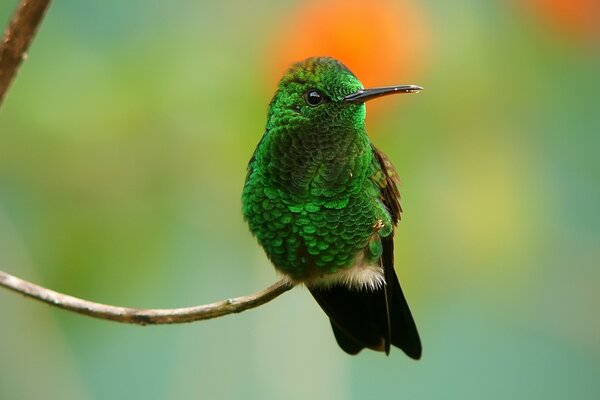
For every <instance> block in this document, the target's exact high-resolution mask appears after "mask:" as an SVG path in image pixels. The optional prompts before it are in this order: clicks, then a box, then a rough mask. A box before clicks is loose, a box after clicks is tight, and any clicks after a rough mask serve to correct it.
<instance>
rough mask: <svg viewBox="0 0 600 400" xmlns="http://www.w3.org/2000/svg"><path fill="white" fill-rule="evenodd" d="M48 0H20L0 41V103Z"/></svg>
mask: <svg viewBox="0 0 600 400" xmlns="http://www.w3.org/2000/svg"><path fill="white" fill-rule="evenodd" d="M49 5H50V0H21V2H20V3H19V7H18V8H17V10H16V11H15V13H14V15H13V18H12V20H11V21H10V24H9V25H8V28H6V31H5V32H4V37H3V38H2V42H0V105H1V104H2V100H3V99H4V95H5V94H6V91H7V90H8V88H9V86H10V84H11V82H12V80H13V79H14V77H15V75H16V74H17V70H18V69H19V65H21V61H23V60H24V59H25V58H27V49H28V48H29V44H30V43H31V40H32V39H33V37H34V36H35V32H36V31H37V28H38V25H39V24H40V22H41V21H42V18H43V17H44V13H45V12H46V9H47V8H48V6H49Z"/></svg>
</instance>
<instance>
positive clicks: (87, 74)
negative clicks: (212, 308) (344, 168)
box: [0, 0, 600, 399]
mask: <svg viewBox="0 0 600 400" xmlns="http://www.w3.org/2000/svg"><path fill="white" fill-rule="evenodd" d="M16 3H17V1H15V0H12V1H9V0H2V2H0V22H2V24H6V23H7V22H8V20H9V18H10V15H11V13H12V11H13V9H14V7H15V6H16ZM350 3H352V4H354V3H355V2H349V3H347V4H350ZM593 3H594V2H593V1H584V0H578V1H572V2H569V4H571V5H573V4H575V6H574V7H575V11H573V7H571V6H568V5H566V4H567V2H565V1H556V0H552V1H544V0H528V1H518V0H513V1H508V2H505V1H488V2H479V1H477V0H461V1H456V2H435V1H433V0H429V1H423V2H417V1H396V2H393V1H373V2H369V4H371V6H372V7H374V8H375V9H377V10H379V11H381V10H383V12H380V13H379V14H377V13H375V14H373V16H371V17H365V18H364V19H356V18H349V17H348V18H346V17H344V13H343V11H344V9H345V8H344V5H343V4H344V3H343V2H342V3H340V2H339V1H337V2H336V1H323V2H321V3H319V4H320V5H319V6H316V5H315V4H316V3H306V2H300V1H298V2H293V1H274V0H263V1H254V2H251V3H250V2H244V1H241V0H239V1H221V2H194V1H178V2H167V1H162V2H160V1H141V0H136V1H127V2H122V1H116V0H110V1H104V2H97V3H90V2H60V1H56V2H54V4H53V5H52V7H51V9H50V11H49V13H48V14H47V16H46V19H45V21H44V22H43V25H42V27H41V30H40V31H39V34H38V36H37V38H36V40H35V41H34V43H33V46H32V48H31V49H30V54H29V58H28V60H27V62H25V64H24V65H23V67H22V69H21V70H20V73H19V75H18V77H17V79H16V81H15V82H14V84H13V86H12V88H11V90H10V91H9V93H8V96H7V98H6V99H5V102H4V104H3V106H2V109H0V269H2V270H5V271H7V272H9V273H12V274H15V275H17V276H19V277H22V278H25V279H28V280H31V281H33V282H36V283H39V284H42V285H44V286H47V287H49V288H52V289H54V290H58V291H62V292H66V293H68V294H72V295H75V296H79V297H83V298H86V299H91V300H96V301H100V302H105V303H109V304H117V305H127V306H137V307H178V306H187V305H195V304H202V303H207V302H211V301H215V300H218V299H222V298H226V297H231V296H238V295H243V294H248V293H251V292H254V291H257V290H259V289H261V288H263V287H265V286H267V285H268V284H270V283H272V282H274V281H275V280H276V279H277V276H276V274H275V273H274V271H273V269H272V268H271V267H270V265H269V262H268V260H267V259H266V257H265V256H264V254H263V252H262V250H261V249H260V248H259V246H258V245H257V244H256V242H255V240H254V238H252V237H251V235H250V233H249V232H248V229H247V227H246V225H245V223H244V222H243V220H242V217H241V211H240V207H241V205H240V193H241V188H242V184H243V180H244V176H245V166H246V162H247V160H248V159H249V157H250V155H251V153H252V151H253V149H254V146H255V145H256V143H257V142H258V140H259V138H260V136H261V134H262V129H263V125H264V121H265V112H266V106H267V103H268V101H269V100H270V97H271V94H272V93H273V91H274V90H275V84H276V81H277V79H278V77H279V75H280V74H281V73H282V72H283V71H284V66H285V65H286V64H288V63H290V62H292V61H295V60H294V59H287V57H290V58H291V57H292V56H295V54H292V53H293V51H294V50H295V49H298V50H302V51H311V49H317V48H316V47H311V46H310V43H308V44H306V43H305V44H303V46H304V45H306V46H305V47H302V49H301V48H300V47H301V45H300V44H296V43H300V42H302V40H304V39H305V38H307V37H308V36H307V35H309V33H310V34H311V35H313V36H315V35H316V37H317V38H319V35H321V37H322V34H320V33H319V32H321V31H320V30H324V31H327V29H329V28H331V27H333V28H335V29H333V28H332V29H333V30H334V31H335V32H343V29H352V32H351V33H348V34H345V33H344V35H345V36H344V35H342V36H343V37H342V39H340V38H334V39H332V40H330V42H328V45H330V46H333V47H332V50H331V53H332V54H333V55H336V56H338V53H336V52H338V51H339V54H341V56H339V57H343V56H344V54H347V58H348V59H350V60H351V61H348V60H346V59H345V58H342V60H343V61H346V62H347V63H348V66H349V67H350V68H351V69H353V70H355V71H356V72H357V74H358V75H359V78H361V76H360V75H361V74H360V73H359V72H360V71H363V75H365V79H363V82H365V83H367V82H368V84H378V85H385V84H399V83H415V84H420V85H422V86H424V87H425V89H426V90H425V91H424V92H422V93H421V94H419V95H418V96H406V97H402V98H395V99H386V100H381V103H380V105H371V104H370V105H369V110H371V109H372V112H369V118H368V129H369V132H370V133H372V136H373V140H374V142H375V143H376V144H377V145H378V146H379V147H380V148H381V149H383V150H384V151H385V152H386V153H388V155H389V156H390V158H391V159H392V160H393V162H394V163H395V165H396V167H397V169H398V171H399V174H400V176H401V178H402V181H403V183H402V186H401V192H402V193H403V207H404V210H405V213H404V216H403V220H402V221H401V223H400V226H399V229H398V231H397V235H396V244H397V254H396V262H397V270H398V274H399V276H400V279H401V281H402V282H403V286H404V288H405V292H406V294H407V297H408V300H409V303H410V304H411V308H412V310H413V313H414V315H415V318H416V320H417V323H418V326H419V328H420V331H421V335H422V339H423V343H424V355H423V359H422V360H421V361H419V362H414V361H411V360H409V359H408V358H407V357H405V356H404V355H403V354H402V353H401V352H400V351H399V350H394V351H393V352H392V353H391V355H390V356H389V357H385V356H383V355H382V354H380V353H374V352H363V353H362V354H360V355H359V356H357V357H350V356H347V355H346V354H344V353H343V352H342V351H341V350H340V349H339V348H338V347H337V345H336V343H335V340H334V337H333V335H332V333H331V331H330V328H329V324H328V321H327V318H326V317H325V315H324V313H322V312H321V311H320V309H319V307H318V305H317V304H316V303H315V302H314V301H313V300H312V298H311V296H310V295H309V294H308V292H307V291H306V290H305V289H303V288H297V289H296V290H294V291H292V292H290V293H287V294H285V295H283V296H282V297H280V298H278V299H276V300H275V301H273V302H272V303H269V304H268V305H265V306H263V307H261V308H259V309H257V310H253V311H248V312H246V313H243V314H240V315H235V316H229V317H224V318H220V319H217V320H212V321H207V322H201V323H193V324H187V325H177V326H162V327H137V326H126V325H119V324H116V323H111V322H107V321H100V320H94V319H90V318H87V317H82V316H78V315H75V314H71V313H67V312H64V311H60V310H54V309H51V308H49V307H48V306H45V305H41V304H39V303H36V302H33V301H31V300H27V299H24V298H22V297H21V296H19V295H15V294H14V293H10V292H8V291H6V290H0V315H1V318H0V355H1V356H0V399H33V398H48V399H109V398H110V399H118V398H144V399H166V398H171V399H187V398H201V399H238V398H244V399H280V398H286V399H308V398H312V399H325V398H327V399H365V398H410V399H440V398H450V399H453V398H456V399H458V398H460V399H482V398H484V399H506V398H516V399H521V398H523V399H534V398H539V399H566V398H570V399H598V398H600V312H599V310H600V285H599V283H600V268H599V260H600V209H599V205H600V185H599V183H600V160H599V149H600V108H599V107H600V106H599V105H600V40H599V39H600V34H599V28H598V27H599V26H600V21H599V19H600V17H598V16H599V15H600V14H596V11H597V8H596V9H592V8H590V7H593ZM355 5H356V4H355ZM321 6H322V7H325V6H327V7H329V8H328V9H323V10H319V8H318V7H321ZM310 7H313V8H312V9H310ZM315 7H317V8H315ZM356 7H358V6H356ZM386 7H393V9H390V10H388V9H387V8H386ZM394 7H395V8H394ZM403 7H404V8H403ZM561 7H563V8H561ZM577 7H580V8H582V10H583V12H577V9H576V8H577ZM357 9H358V10H359V14H360V13H362V11H360V9H359V8H357ZM315 10H316V11H315ZM402 10H409V11H410V13H412V14H410V15H412V16H413V17H414V16H415V15H417V16H418V17H414V18H413V17H410V18H408V17H405V15H404V14H403V13H402ZM569 10H570V11H569ZM409 11H406V12H407V15H408V13H409ZM580 11H581V10H580ZM311 13H313V14H314V13H316V14H318V15H326V16H328V18H330V20H331V19H334V20H335V18H338V20H336V21H334V23H333V22H332V23H330V22H323V23H313V22H312V21H311V20H310V18H308V17H307V15H308V16H310V15H311ZM380 14H381V15H388V16H389V15H392V16H393V18H392V19H391V23H390V22H387V23H380V24H378V22H377V21H371V20H370V19H369V18H374V19H376V18H378V17H377V15H380ZM403 17H404V19H403ZM303 18H304V19H303ZM330 20H327V21H330ZM415 21H416V22H415ZM409 22H413V25H412V26H411V25H410V24H409ZM337 27H339V29H338V28H337ZM377 27H383V28H386V27H393V28H394V29H399V30H393V29H392V30H387V31H385V32H384V31H381V32H380V31H376V30H375V29H376V28H377ZM403 29H404V30H403ZM315 32H316V33H315ZM386 32H387V33H386ZM363 34H364V36H363ZM383 35H388V37H379V36H383ZM343 38H345V39H343ZM361 38H363V39H364V38H367V39H368V40H367V39H365V40H363V39H361ZM306 40H309V39H306ZM311 40H312V39H311ZM343 40H346V42H343ZM291 43H294V45H292V44H291ZM414 43H417V44H418V46H413V47H410V45H411V44H414ZM286 44H287V46H286ZM313 44H314V43H313ZM321 44H322V43H321ZM336 46H338V47H336ZM361 46H362V47H361ZM415 47H417V48H415ZM282 49H286V50H290V49H291V50H292V53H289V51H288V53H286V52H283V51H282ZM344 49H345V50H344ZM361 49H362V50H361ZM365 49H368V52H367V53H365V51H367V50H365ZM315 51H328V48H325V49H324V50H323V49H322V48H320V47H319V48H318V50H315ZM344 51H346V53H344ZM361 51H362V53H361ZM288 54H289V55H288ZM361 54H367V55H366V56H364V57H362V59H361V57H360V55H361ZM307 55H309V54H307ZM344 57H345V56H344ZM398 60H399V61H398ZM363 62H364V64H363ZM382 65H383V66H386V67H389V68H387V69H386V70H385V71H384V72H381V71H382V70H380V69H377V68H379V67H378V66H382ZM369 71H371V73H372V74H371V75H369V73H370V72H369ZM368 396H369V397H368ZM371 396H372V397H371Z"/></svg>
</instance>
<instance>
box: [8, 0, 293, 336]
mask: <svg viewBox="0 0 600 400" xmlns="http://www.w3.org/2000/svg"><path fill="white" fill-rule="evenodd" d="M49 5H50V0H21V1H20V3H19V6H18V8H17V10H16V11H15V13H14V15H13V18H12V20H11V21H10V24H9V26H8V28H7V29H6V31H5V32H4V37H3V38H2V41H1V42H0V105H2V100H3V99H4V96H5V95H6V92H7V90H8V88H9V86H10V84H11V82H12V81H13V79H14V77H15V75H16V73H17V70H18V69H19V65H21V61H23V60H24V59H25V58H26V56H27V49H28V48H29V44H30V43H31V41H32V40H33V37H34V36H35V33H36V31H37V28H38V25H39V24H40V22H41V21H42V18H43V17H44V13H45V12H46V9H47V8H48V6H49ZM0 286H3V287H5V288H7V289H10V290H13V291H15V292H17V293H21V294H23V295H25V296H28V297H31V298H33V299H36V300H39V301H42V302H44V303H47V304H50V305H52V306H55V307H59V308H62V309H64V310H68V311H73V312H76V313H79V314H83V315H88V316H90V317H95V318H100V319H106V320H111V321H117V322H123V323H129V324H138V325H149V324H152V325H158V324H178V323H183V322H192V321H199V320H203V319H210V318H216V317H221V316H223V315H227V314H232V313H239V312H242V311H245V310H248V309H251V308H254V307H258V306H260V305H262V304H265V303H267V302H269V301H271V300H273V299H274V298H275V297H277V296H279V295H280V294H282V293H284V292H287V291H288V290H290V289H291V288H292V287H293V285H292V284H291V283H289V282H287V281H286V280H281V281H279V282H277V283H275V284H274V285H272V286H270V287H268V288H266V289H264V290H262V291H260V292H258V293H255V294H252V295H248V296H242V297H236V298H232V299H227V300H223V301H219V302H216V303H211V304H205V305H200V306H195V307H185V308H174V309H141V308H127V307H116V306H110V305H106V304H100V303H94V302H92V301H88V300H83V299H78V298H77V297H73V296H68V295H66V294H62V293H58V292H55V291H53V290H50V289H46V288H44V287H42V286H38V285H35V284H33V283H31V282H27V281H24V280H23V279H19V278H17V277H16V276H13V275H10V274H7V273H6V272H3V271H0Z"/></svg>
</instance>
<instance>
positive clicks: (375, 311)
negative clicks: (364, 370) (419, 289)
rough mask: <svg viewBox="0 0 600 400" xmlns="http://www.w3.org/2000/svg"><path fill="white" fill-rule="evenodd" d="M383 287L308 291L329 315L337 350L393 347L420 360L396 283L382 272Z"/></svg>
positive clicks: (393, 275)
mask: <svg viewBox="0 0 600 400" xmlns="http://www.w3.org/2000/svg"><path fill="white" fill-rule="evenodd" d="M385 272H386V284H384V285H383V286H382V287H380V288H378V289H375V290H373V289H368V288H365V289H361V290H357V289H351V288H348V287H346V286H343V285H335V286H332V287H312V288H309V290H310V292H311V293H312V295H313V297H314V298H315V300H317V302H318V303H319V305H320V306H321V308H323V310H324V311H325V313H327V315H328V316H329V320H330V321H331V327H332V328H333V333H334V335H335V338H336V340H337V342H338V344H339V345H340V347H341V348H342V349H343V350H344V351H345V352H346V353H348V354H357V353H358V352H360V351H361V350H362V349H363V348H365V347H366V348H369V349H372V350H377V351H385V352H386V354H388V353H389V350H390V345H394V346H396V347H398V348H400V349H402V351H404V352H405V353H406V355H408V356H409V357H411V358H414V359H416V360H418V359H419V358H420V357H421V352H422V348H421V340H420V339H419V333H418V332H417V327H416V325H415V321H414V320H413V317H412V314H411V313H410V309H409V308H408V304H407V302H406V299H405V298H404V294H403V293H402V289H401V288H400V282H399V281H398V277H397V276H396V273H395V271H394V269H393V268H388V269H386V271H385Z"/></svg>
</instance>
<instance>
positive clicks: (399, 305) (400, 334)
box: [372, 146, 422, 359]
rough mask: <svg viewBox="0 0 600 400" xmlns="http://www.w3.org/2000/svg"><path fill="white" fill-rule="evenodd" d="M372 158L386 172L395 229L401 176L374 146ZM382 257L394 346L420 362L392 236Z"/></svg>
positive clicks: (385, 191) (385, 194)
mask: <svg viewBox="0 0 600 400" xmlns="http://www.w3.org/2000/svg"><path fill="white" fill-rule="evenodd" d="M372 147H373V154H374V155H375V158H376V159H377V160H378V161H379V165H380V167H381V170H382V172H383V178H384V179H383V180H381V179H380V180H379V181H378V184H379V187H380V188H381V201H382V202H383V204H384V205H385V206H386V208H387V209H388V211H389V212H390V215H391V216H392V221H393V222H394V225H396V224H397V223H398V221H399V220H400V213H401V212H402V208H401V207H400V192H399V190H398V182H399V179H398V174H397V173H396V169H395V168H394V166H393V165H392V163H391V162H390V161H389V159H388V158H387V156H386V155H385V154H383V153H382V152H381V151H379V150H378V149H377V148H376V147H375V146H372ZM382 245H383V255H382V257H381V263H382V265H383V272H384V276H385V281H386V285H385V293H386V300H387V305H388V317H389V320H390V330H391V344H393V345H394V346H396V347H399V348H401V349H402V350H403V351H404V352H405V353H406V354H407V355H408V356H410V357H412V358H414V359H419V358H420V357H421V353H422V346H421V339H420V338H419V332H418V331H417V326H416V324H415V321H414V319H413V317H412V314H411V312H410V308H409V307H408V303H407V302H406V299H405V298H404V293H403V292H402V288H401V287H400V282H399V281H398V277H397V275H396V271H395V269H394V238H393V235H390V236H388V237H384V238H382Z"/></svg>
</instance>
